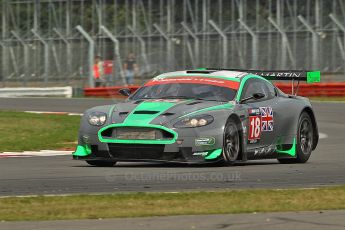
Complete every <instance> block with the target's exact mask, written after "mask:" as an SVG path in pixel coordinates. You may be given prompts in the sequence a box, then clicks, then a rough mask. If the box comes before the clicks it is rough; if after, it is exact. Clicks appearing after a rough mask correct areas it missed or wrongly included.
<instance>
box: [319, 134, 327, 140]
mask: <svg viewBox="0 0 345 230" xmlns="http://www.w3.org/2000/svg"><path fill="white" fill-rule="evenodd" d="M319 138H320V139H326V138H328V135H327V134H326V133H319Z"/></svg>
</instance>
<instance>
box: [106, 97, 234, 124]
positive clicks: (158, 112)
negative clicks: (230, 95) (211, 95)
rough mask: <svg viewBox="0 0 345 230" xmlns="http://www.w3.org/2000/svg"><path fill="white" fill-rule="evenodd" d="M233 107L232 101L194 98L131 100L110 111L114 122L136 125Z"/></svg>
mask: <svg viewBox="0 0 345 230" xmlns="http://www.w3.org/2000/svg"><path fill="white" fill-rule="evenodd" d="M232 107H233V103H232V102H229V103H227V102H217V101H202V100H193V99H191V100H181V99H169V100H167V99H164V100H163V99H158V100H142V101H129V102H124V103H119V104H116V105H115V106H114V108H112V110H111V111H110V113H111V116H110V117H111V118H112V119H111V123H113V124H115V123H123V124H126V125H134V126H135V125H145V124H156V125H164V124H166V123H169V122H173V121H174V120H177V119H178V118H179V117H182V116H185V115H189V114H190V115H192V114H194V113H199V112H206V111H209V110H216V109H224V108H232Z"/></svg>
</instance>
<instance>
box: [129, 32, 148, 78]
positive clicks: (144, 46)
mask: <svg viewBox="0 0 345 230" xmlns="http://www.w3.org/2000/svg"><path fill="white" fill-rule="evenodd" d="M127 28H128V30H129V31H130V32H131V33H132V34H133V35H134V37H136V38H137V39H138V41H139V42H140V49H141V57H142V58H143V61H144V64H145V70H146V71H148V70H149V66H148V61H147V56H146V42H145V41H144V39H143V38H142V37H141V36H140V35H139V34H138V33H137V32H135V31H134V29H133V28H132V27H131V26H127ZM141 80H143V79H141Z"/></svg>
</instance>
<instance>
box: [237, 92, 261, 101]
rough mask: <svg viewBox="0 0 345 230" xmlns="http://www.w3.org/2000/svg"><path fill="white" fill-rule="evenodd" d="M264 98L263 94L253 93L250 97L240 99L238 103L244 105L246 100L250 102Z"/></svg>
mask: <svg viewBox="0 0 345 230" xmlns="http://www.w3.org/2000/svg"><path fill="white" fill-rule="evenodd" d="M264 97H265V94H263V93H254V94H253V95H252V96H250V97H247V98H244V99H242V100H241V101H240V103H241V104H242V103H244V102H246V101H248V100H251V99H255V100H259V99H261V98H264Z"/></svg>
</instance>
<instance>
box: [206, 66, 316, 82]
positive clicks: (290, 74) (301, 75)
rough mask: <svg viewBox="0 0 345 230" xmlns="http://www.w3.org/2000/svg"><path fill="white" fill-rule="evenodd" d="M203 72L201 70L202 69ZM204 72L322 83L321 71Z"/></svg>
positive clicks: (272, 79)
mask: <svg viewBox="0 0 345 230" xmlns="http://www.w3.org/2000/svg"><path fill="white" fill-rule="evenodd" d="M200 70H201V69H200ZM203 70H218V71H220V70H228V71H239V72H247V73H252V74H255V75H259V76H261V77H263V78H265V79H267V80H271V81H289V80H290V81H306V82H307V83H316V82H320V80H321V74H320V71H307V70H244V69H217V68H205V69H203Z"/></svg>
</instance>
